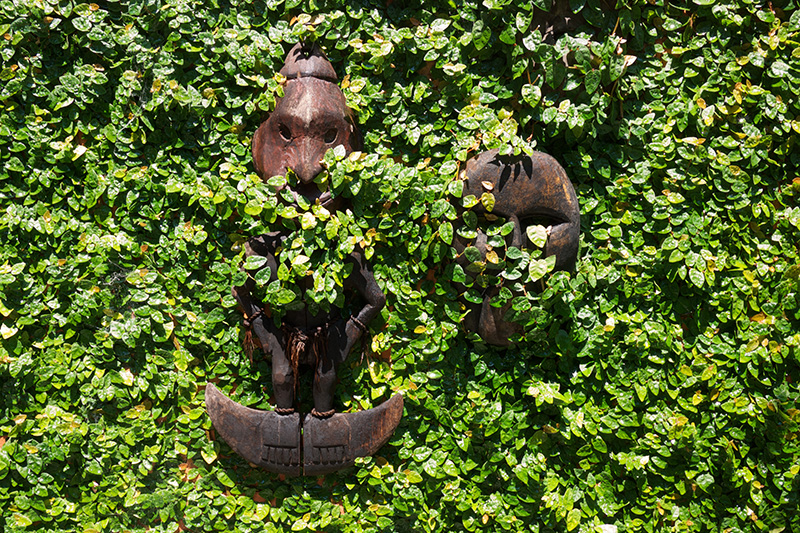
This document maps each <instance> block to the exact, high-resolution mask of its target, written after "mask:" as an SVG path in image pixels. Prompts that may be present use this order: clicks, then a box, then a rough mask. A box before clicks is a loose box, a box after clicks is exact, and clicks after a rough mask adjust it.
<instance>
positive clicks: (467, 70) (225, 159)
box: [0, 0, 800, 533]
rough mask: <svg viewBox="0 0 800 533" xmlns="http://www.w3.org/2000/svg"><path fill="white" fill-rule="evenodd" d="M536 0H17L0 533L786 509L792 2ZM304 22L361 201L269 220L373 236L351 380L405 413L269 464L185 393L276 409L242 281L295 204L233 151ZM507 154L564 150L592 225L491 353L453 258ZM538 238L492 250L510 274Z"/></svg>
mask: <svg viewBox="0 0 800 533" xmlns="http://www.w3.org/2000/svg"><path fill="white" fill-rule="evenodd" d="M545 4H547V2H546V1H545V0H534V1H533V3H532V4H531V3H527V2H520V1H513V2H512V1H511V0H484V1H479V0H464V1H458V2H456V1H451V2H430V1H426V2H405V1H402V2H401V1H391V0H388V1H362V2H350V3H348V7H343V6H342V5H339V4H338V3H336V2H328V1H325V0H307V1H301V0H266V1H265V0H260V1H254V2H236V1H235V0H231V1H209V2H199V1H191V0H164V1H162V0H132V1H130V2H119V1H113V0H110V1H107V2H102V3H99V4H94V3H79V2H77V1H71V0H60V1H58V0H16V1H13V2H12V1H11V0H0V13H2V16H0V36H1V37H2V38H0V55H2V65H1V66H2V71H1V72H0V79H2V83H0V161H2V171H1V174H0V176H2V181H0V198H1V199H2V200H1V203H0V206H2V209H1V210H0V317H1V318H2V324H1V325H0V334H2V346H1V347H0V510H1V511H0V513H1V517H0V529H3V528H4V529H5V531H8V532H12V531H35V530H47V531H83V532H95V531H145V530H146V531H164V532H170V533H173V532H175V531H197V532H200V531H203V532H206V531H212V530H220V531H285V530H289V529H291V530H305V529H310V530H325V531H376V530H391V529H395V530H398V531H461V530H468V531H475V530H495V531H499V530H508V531H521V530H526V531H527V530H530V531H552V530H557V531H565V530H566V531H581V532H588V531H603V532H606V533H608V532H610V531H612V530H613V529H614V526H616V527H617V528H618V530H619V531H641V530H644V531H648V532H650V531H665V530H671V531H725V532H735V531H750V530H770V531H774V532H778V531H782V530H784V529H785V530H786V531H798V530H800V512H798V511H799V510H800V505H799V504H798V494H800V481H799V480H798V471H799V470H800V443H799V442H798V440H799V437H800V433H798V422H800V411H798V409H797V404H796V402H797V398H798V381H800V296H798V283H799V282H798V279H800V260H798V242H800V206H798V203H797V198H798V196H800V176H798V174H797V170H796V168H797V163H798V159H799V158H800V156H798V154H800V152H798V150H797V148H796V146H795V145H796V141H797V139H798V136H797V134H798V132H800V116H799V115H800V97H798V93H800V81H799V80H800V59H799V58H800V13H798V11H797V10H796V8H795V5H794V3H788V4H786V3H784V2H782V1H777V2H772V3H761V2H751V1H747V0H741V1H738V2H737V1H734V0H721V1H711V0H695V1H694V2H693V3H690V2H686V3H683V2H666V1H663V0H649V1H643V0H629V1H626V0H619V3H618V4H617V5H616V6H614V5H613V4H605V3H601V2H599V1H598V0H586V1H583V0H573V1H571V2H569V5H570V7H571V9H572V10H573V11H574V12H575V13H578V14H579V16H578V17H572V19H571V23H570V25H571V28H570V29H569V32H568V33H566V34H560V33H559V25H558V24H556V25H555V30H554V29H553V28H552V27H551V26H552V25H551V24H550V23H548V22H547V17H546V16H545V14H544V12H542V11H540V10H538V9H534V6H535V7H537V8H547V7H548V6H547V5H545ZM537 28H538V29H537ZM540 30H541V31H540ZM543 33H544V35H543ZM301 37H303V38H309V39H313V38H316V39H318V40H319V41H320V43H321V44H322V45H323V47H324V48H325V50H326V51H327V53H328V55H329V57H330V59H331V61H332V63H333V64H334V67H335V68H336V70H337V72H338V73H339V75H340V79H341V86H342V87H343V89H344V92H345V94H346V96H347V99H348V102H349V103H350V105H351V106H352V107H353V108H354V109H355V111H356V115H357V117H358V121H359V122H360V124H361V128H362V132H363V133H364V135H365V152H364V154H365V155H364V156H363V157H361V158H354V159H344V160H340V161H339V162H336V161H335V159H336V157H334V156H335V154H330V157H329V163H330V165H331V175H332V176H334V182H335V184H336V186H337V191H339V192H340V193H341V194H345V195H353V194H354V193H359V194H358V196H357V199H356V200H354V207H353V211H352V215H351V216H349V217H346V216H343V218H342V219H341V220H339V219H338V218H337V220H338V222H337V223H338V224H340V226H341V227H339V226H337V227H334V228H333V229H332V230H331V231H330V232H328V231H327V228H328V227H329V222H330V221H328V220H327V219H325V215H324V213H319V212H314V213H311V214H310V215H307V216H305V217H303V216H300V217H299V220H300V222H301V223H300V224H299V225H298V226H297V227H296V226H295V225H294V224H293V223H287V225H288V226H290V227H288V228H287V231H294V233H293V236H294V237H293V239H295V240H296V241H297V242H298V243H299V244H298V246H297V247H296V248H295V249H294V250H295V252H294V255H293V256H292V258H293V261H292V262H291V263H290V267H291V268H288V269H287V270H286V271H284V272H283V276H284V278H286V279H289V278H291V276H290V274H291V273H292V272H293V273H294V274H295V275H300V274H302V273H304V272H305V270H304V269H305V268H310V269H311V270H312V271H313V270H314V268H315V263H314V262H313V261H311V262H309V261H306V260H305V259H299V260H298V259H297V257H309V255H313V254H312V252H313V251H314V250H316V251H317V253H318V252H319V251H320V250H322V249H323V248H324V246H326V245H327V242H333V243H339V244H341V243H344V244H343V245H342V248H340V251H341V250H344V251H346V250H347V247H352V246H362V247H364V248H365V249H367V250H369V253H371V254H372V262H373V264H374V268H375V271H376V275H377V277H378V280H379V283H380V284H381V286H382V287H383V288H384V289H385V291H386V292H387V294H388V305H387V307H386V309H385V310H384V312H383V315H382V317H381V319H380V320H378V321H376V323H373V325H372V330H373V334H374V337H373V341H372V344H373V348H374V349H375V351H376V355H374V356H371V357H367V358H365V359H363V360H359V357H358V355H353V356H352V364H351V365H350V366H349V367H348V368H346V369H345V371H344V372H343V375H342V376H341V379H342V384H341V386H340V387H339V389H338V391H337V394H338V402H339V405H340V406H341V408H342V409H345V410H355V409H360V408H366V407H370V406H372V405H376V404H378V403H380V402H382V401H384V400H385V399H386V398H388V397H389V395H390V394H391V393H393V392H403V394H404V395H405V402H406V403H405V405H406V407H405V415H404V418H403V421H402V422H401V425H400V427H399V428H398V430H397V432H396V433H395V435H394V437H393V438H392V440H391V441H390V442H389V444H387V445H386V446H385V447H384V448H383V449H382V450H381V451H380V452H379V455H378V456H377V457H374V458H369V459H367V460H364V461H362V462H360V463H359V465H357V466H356V467H355V468H353V469H350V470H348V471H344V472H341V473H337V474H335V475H329V476H325V477H324V478H319V479H317V478H301V479H292V480H284V479H279V478H278V476H275V475H272V474H269V473H266V472H263V471H260V470H256V469H252V468H250V467H249V466H248V465H247V464H246V463H245V462H244V461H243V460H242V459H240V458H239V457H238V456H236V455H235V454H233V453H232V452H231V450H230V448H229V447H228V446H227V445H226V444H225V443H224V442H221V441H220V440H219V439H217V438H215V435H214V432H213V430H212V427H211V424H210V422H209V419H208V417H207V416H206V414H205V405H204V399H203V398H204V392H203V391H204V386H205V384H206V383H207V382H215V383H217V385H218V386H219V387H220V388H221V389H222V390H223V391H225V392H226V393H227V394H229V395H231V396H232V397H233V398H234V399H235V400H236V401H238V402H240V403H243V404H245V405H250V406H253V407H258V408H269V407H268V404H269V396H270V390H271V383H270V365H269V361H268V360H267V359H265V358H263V357H258V356H256V358H255V360H254V362H253V363H252V364H251V363H250V361H249V360H248V359H247V357H246V356H245V355H244V353H243V350H242V348H241V343H240V338H239V337H240V329H241V326H240V323H241V322H240V320H241V315H240V314H239V313H238V311H237V310H236V308H235V303H234V301H233V299H232V297H231V296H230V287H231V285H232V284H233V283H234V281H235V280H236V279H238V278H237V276H240V275H241V274H239V269H240V265H241V262H242V256H241V243H242V242H243V240H244V239H245V238H246V237H247V236H249V235H252V234H255V233H257V232H261V231H265V230H266V229H267V228H269V227H275V225H276V224H280V223H281V222H280V219H279V218H278V215H279V214H280V215H283V216H288V215H290V214H291V213H286V212H284V211H283V208H282V207H280V204H279V203H278V202H277V198H276V196H275V194H274V192H273V191H272V188H271V187H270V186H269V185H267V184H260V183H259V181H258V179H257V177H256V176H255V174H254V171H253V167H252V163H251V161H250V148H249V141H250V139H251V136H252V134H253V132H254V131H255V129H256V127H257V125H258V124H259V123H260V122H261V120H263V118H264V115H265V112H267V111H268V110H269V109H270V107H271V106H272V105H274V98H275V96H276V95H277V94H280V81H281V80H280V79H279V78H277V77H274V73H275V72H276V71H277V70H278V69H279V68H280V66H281V64H282V62H283V59H284V56H285V52H286V51H287V50H288V48H289V46H290V45H292V44H294V43H295V42H297V41H298V39H300V38H301ZM496 146H504V147H508V148H507V149H510V150H516V151H519V150H521V149H529V148H530V147H533V146H535V147H536V148H537V149H539V150H542V151H545V152H548V153H550V154H552V155H554V156H555V157H557V158H558V159H559V160H560V161H561V162H562V164H563V165H564V166H565V168H566V169H567V172H568V173H569V175H570V176H571V178H572V180H573V183H574V184H575V186H576V189H577V191H578V196H579V199H580V203H581V212H582V224H583V235H582V249H581V254H580V259H579V262H578V267H577V272H575V273H572V274H567V273H557V274H547V275H545V277H544V279H543V282H536V283H533V284H531V282H529V285H528V287H529V288H530V287H531V286H533V285H536V286H537V287H539V288H538V289H537V290H530V291H529V292H528V293H527V294H523V295H522V296H520V295H519V294H512V293H511V291H505V292H503V293H502V294H501V300H503V299H507V298H509V297H511V298H514V300H513V305H514V309H515V310H516V311H518V313H519V319H520V320H522V321H523V322H524V323H526V324H527V331H528V333H527V335H526V338H525V339H524V341H523V342H521V343H520V344H519V345H518V347H516V348H513V349H508V350H500V349H496V348H493V347H488V346H486V345H483V344H482V343H480V342H479V341H478V340H477V339H476V338H475V337H472V336H470V335H468V334H466V333H465V332H464V331H463V330H461V329H460V322H461V318H462V316H461V313H462V308H461V306H460V304H459V303H458V301H457V299H456V295H457V291H458V290H460V289H459V287H460V285H457V284H454V283H452V282H459V281H465V280H466V277H465V273H464V272H463V271H460V270H459V269H456V268H454V267H453V266H452V261H450V260H449V259H450V258H451V257H452V254H453V252H452V250H451V248H450V246H449V242H450V241H451V240H452V238H453V232H454V231H459V228H461V231H462V232H465V233H466V234H468V233H469V229H470V228H469V227H468V226H467V227H466V229H464V226H463V223H462V221H461V220H460V218H461V215H459V214H458V213H459V212H460V211H458V210H457V209H456V208H455V206H459V205H463V204H467V205H469V204H470V203H471V202H474V199H470V198H460V196H461V190H460V187H459V185H458V181H457V180H456V181H454V179H455V178H456V177H457V175H458V172H459V169H460V168H461V163H462V162H463V161H464V160H465V159H466V158H468V157H469V156H471V155H473V154H475V153H476V152H478V151H481V150H484V149H487V148H491V147H496ZM467 212H468V213H469V211H467ZM320 220H324V221H325V225H324V226H323V225H322V224H319V225H317V221H320ZM468 222H469V221H468ZM323 227H324V228H325V229H326V231H321V230H320V228H323ZM494 231H496V232H498V233H499V234H502V232H503V231H504V230H502V227H500V226H498V227H497V228H495V230H494ZM326 239H328V241H326ZM496 244H497V245H498V246H497V248H498V249H499V250H501V251H503V246H502V245H503V242H502V239H501V240H500V241H499V242H497V243H496ZM306 247H309V249H311V250H312V252H309V253H308V254H307V255H303V254H302V253H300V252H302V251H303V250H305V249H306ZM532 248H533V247H532ZM528 253H529V251H525V252H524V254H528ZM530 253H531V254H533V257H532V258H531V260H530V264H528V263H524V262H523V263H520V262H519V261H520V260H521V259H520V256H521V255H522V254H521V253H520V251H514V252H513V253H509V257H507V258H506V259H509V260H512V259H513V260H514V261H516V263H514V262H512V261H509V263H503V259H504V257H503V256H502V254H501V256H499V257H497V258H491V259H492V261H489V262H490V263H492V264H491V265H489V264H486V265H484V266H486V267H487V268H488V269H489V270H490V271H491V269H492V268H494V269H495V271H494V274H497V273H498V272H506V274H507V273H508V272H513V270H514V269H517V270H521V272H520V273H517V274H513V275H509V276H507V277H506V278H505V279H507V280H508V283H507V285H509V286H511V288H513V284H511V282H513V281H514V279H513V278H515V277H516V278H517V282H521V281H524V280H525V279H531V278H533V279H535V278H537V277H540V276H541V275H543V274H544V271H541V267H542V264H541V263H538V262H537V261H536V259H535V254H536V251H535V250H531V251H530ZM477 259H478V263H479V265H477V266H479V267H480V266H481V264H480V263H481V258H477ZM495 259H496V260H497V264H496V265H495V264H494V263H493V261H494V260H495ZM522 259H523V260H525V261H527V259H526V257H523V258H522ZM448 265H450V266H448ZM526 265H527V268H528V270H527V271H526V270H525V268H526ZM530 265H537V266H535V267H532V266H530ZM504 266H505V270H503V267H504ZM512 267H513V268H512ZM545 270H546V269H545ZM490 273H491V272H490ZM520 276H522V277H520ZM326 279H327V278H326ZM320 283H321V285H320V287H319V288H320V290H321V291H322V293H324V294H328V295H334V296H332V297H335V287H333V286H331V285H330V284H329V282H327V281H325V280H324V279H323V280H322V281H321V282H320ZM326 283H328V284H327V285H326ZM285 288H286V286H282V287H274V288H273V289H270V288H269V287H266V288H265V290H266V291H273V292H274V294H273V293H270V294H273V296H274V297H275V298H277V299H278V300H280V299H281V298H284V297H285V298H289V299H290V298H291V296H290V295H288V293H286V292H285V291H284V290H283V289H285ZM507 288H508V287H507ZM475 294H476V293H475V292H472V293H468V294H467V298H475V297H476V296H475ZM306 385H308V384H307V383H306ZM307 400H308V399H307V398H306V401H307Z"/></svg>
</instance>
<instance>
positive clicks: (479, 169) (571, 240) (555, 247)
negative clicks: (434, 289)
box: [453, 150, 581, 346]
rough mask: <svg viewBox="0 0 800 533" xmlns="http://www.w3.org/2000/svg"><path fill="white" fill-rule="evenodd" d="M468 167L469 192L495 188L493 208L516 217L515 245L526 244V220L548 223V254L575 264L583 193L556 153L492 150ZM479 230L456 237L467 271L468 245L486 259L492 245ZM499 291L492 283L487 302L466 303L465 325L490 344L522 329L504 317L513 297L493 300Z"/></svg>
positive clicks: (559, 262) (562, 265)
mask: <svg viewBox="0 0 800 533" xmlns="http://www.w3.org/2000/svg"><path fill="white" fill-rule="evenodd" d="M465 171H466V178H467V179H466V181H465V182H464V194H473V195H475V196H477V197H480V196H481V195H482V194H483V193H484V192H487V191H491V193H492V194H493V195H494V198H495V204H494V208H493V210H492V214H493V215H498V216H501V217H503V218H505V219H507V220H510V221H511V222H513V223H514V229H513V232H512V233H511V235H510V237H511V242H510V243H509V244H510V246H514V247H517V248H519V247H521V246H523V245H524V244H525V243H524V239H525V237H524V235H525V233H526V228H527V226H529V225H531V224H542V225H545V226H546V227H547V228H548V234H549V235H548V238H547V244H546V245H545V248H544V255H545V256H551V255H554V256H556V264H555V269H556V270H573V269H574V268H575V262H576V260H577V255H578V242H579V239H580V227H581V224H580V210H579V204H578V198H577V196H576V195H575V189H574V188H573V186H572V183H571V182H570V181H569V178H568V177H567V174H566V172H564V169H563V168H562V167H561V165H559V164H558V162H556V160H555V159H553V158H552V157H550V156H549V155H546V154H542V153H540V152H534V153H533V154H532V155H530V156H519V157H504V156H500V155H499V154H498V151H497V150H490V151H488V152H483V153H481V154H480V155H478V156H476V157H474V158H472V159H470V160H469V161H467V165H466V169H465ZM473 212H475V213H476V214H477V215H478V216H481V215H485V214H486V209H485V208H484V207H483V205H482V204H478V205H477V206H475V207H474V208H473ZM477 233H478V235H477V238H476V239H475V242H474V243H468V242H466V241H465V240H463V239H462V238H461V237H456V238H455V239H454V241H453V244H454V246H455V248H456V250H457V251H458V253H459V254H460V255H459V258H458V259H457V261H458V262H459V263H460V264H461V265H462V266H463V267H464V268H465V269H466V270H467V273H468V274H469V270H468V269H467V268H466V267H467V266H468V265H469V261H468V260H467V259H466V257H464V255H463V252H464V250H465V248H466V246H468V245H470V244H471V245H473V246H475V247H476V248H477V249H478V251H480V253H481V255H482V256H483V258H484V259H485V258H486V255H487V253H488V252H489V251H490V250H491V247H490V246H489V245H488V242H487V240H488V236H487V235H486V234H485V233H484V232H483V231H481V229H480V228H478V231H477ZM498 291H499V289H498V288H497V287H488V288H486V289H485V290H484V294H483V295H484V298H485V300H484V302H483V304H471V303H467V307H468V308H469V309H470V310H471V313H470V314H469V315H468V316H467V318H466V319H465V326H466V327H467V329H468V330H470V331H474V332H476V333H478V334H479V335H480V336H481V338H483V340H484V341H485V342H487V343H489V344H494V345H497V346H509V345H510V344H511V341H510V340H509V338H510V337H511V336H512V335H514V334H515V333H522V327H521V326H519V325H518V324H516V323H513V322H509V321H507V320H506V319H505V315H506V313H507V312H508V310H509V309H510V308H511V303H508V304H506V305H505V306H502V307H492V306H491V305H490V300H491V298H492V296H494V295H496V294H497V293H498Z"/></svg>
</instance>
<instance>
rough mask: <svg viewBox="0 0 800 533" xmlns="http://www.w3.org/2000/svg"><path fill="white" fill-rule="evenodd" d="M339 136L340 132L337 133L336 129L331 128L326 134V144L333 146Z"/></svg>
mask: <svg viewBox="0 0 800 533" xmlns="http://www.w3.org/2000/svg"><path fill="white" fill-rule="evenodd" d="M338 135H339V132H338V131H336V128H331V129H329V130H328V131H326V132H325V143H326V144H333V142H334V141H335V140H336V137H337V136H338Z"/></svg>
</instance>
